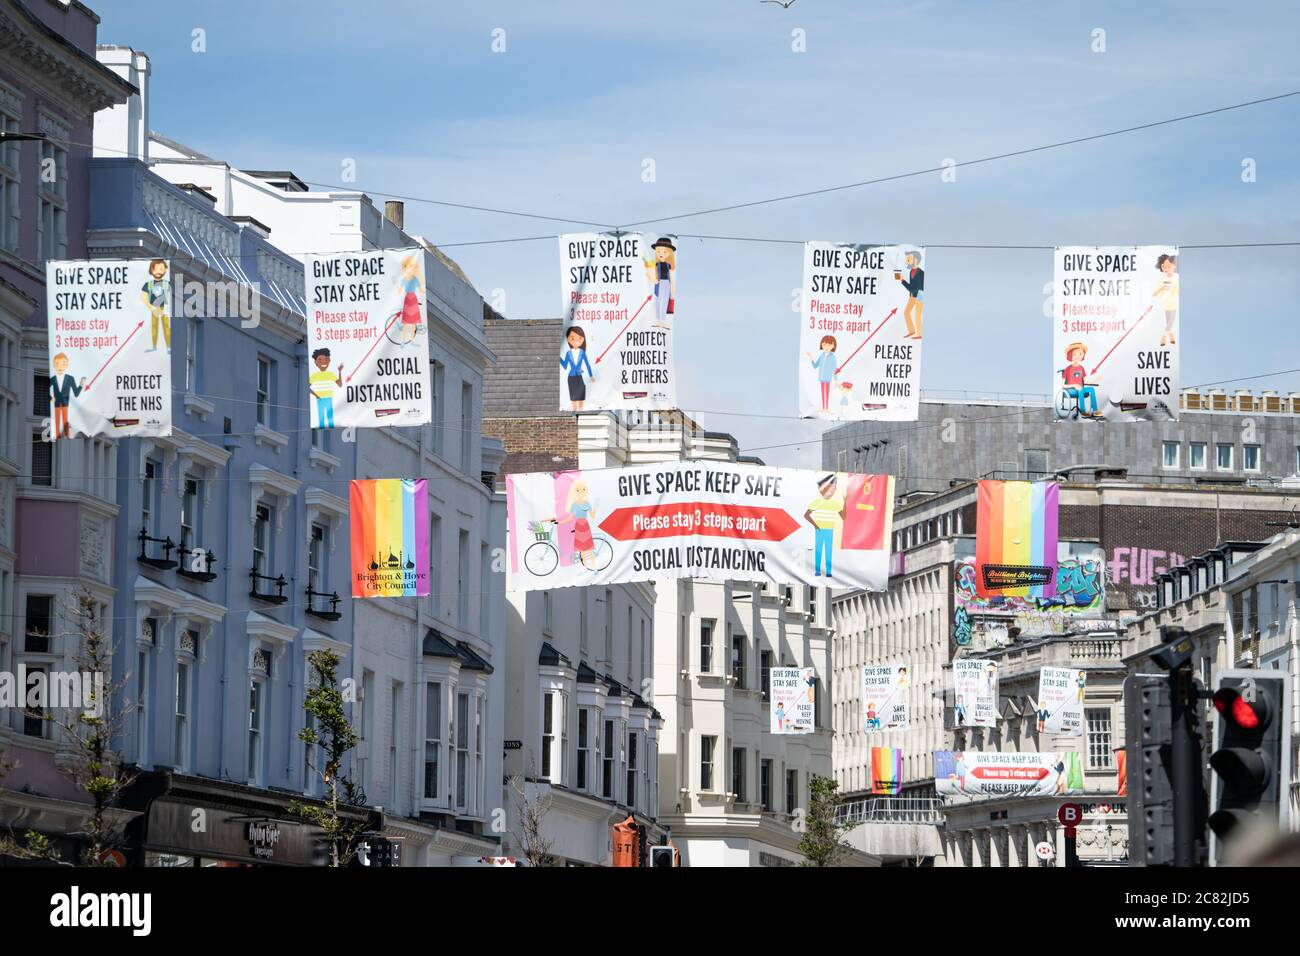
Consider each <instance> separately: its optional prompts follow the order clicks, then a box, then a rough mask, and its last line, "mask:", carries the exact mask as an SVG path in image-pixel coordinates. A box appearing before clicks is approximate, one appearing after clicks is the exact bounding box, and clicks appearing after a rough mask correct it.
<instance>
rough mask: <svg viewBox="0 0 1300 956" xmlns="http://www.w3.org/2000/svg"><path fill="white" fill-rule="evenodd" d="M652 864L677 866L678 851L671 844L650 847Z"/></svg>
mask: <svg viewBox="0 0 1300 956" xmlns="http://www.w3.org/2000/svg"><path fill="white" fill-rule="evenodd" d="M650 865H651V866H652V867H654V866H676V865H677V851H676V850H675V849H673V848H672V847H670V846H652V847H651V848H650Z"/></svg>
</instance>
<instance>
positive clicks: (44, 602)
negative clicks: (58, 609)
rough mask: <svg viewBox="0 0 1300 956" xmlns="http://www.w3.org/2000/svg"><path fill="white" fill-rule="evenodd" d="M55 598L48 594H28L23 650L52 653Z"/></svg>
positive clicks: (32, 652) (35, 652)
mask: <svg viewBox="0 0 1300 956" xmlns="http://www.w3.org/2000/svg"><path fill="white" fill-rule="evenodd" d="M53 615H54V598H52V597H51V596H50V595H48V594H29V595H27V622H26V627H25V628H24V630H25V631H26V635H25V637H24V638H23V650H25V651H26V652H27V653H29V654H48V653H50V644H51V634H52V626H53V623H54V621H53Z"/></svg>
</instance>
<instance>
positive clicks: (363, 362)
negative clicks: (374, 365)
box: [347, 312, 402, 382]
mask: <svg viewBox="0 0 1300 956" xmlns="http://www.w3.org/2000/svg"><path fill="white" fill-rule="evenodd" d="M401 315H402V313H400V312H398V313H397V314H396V315H394V316H393V317H392V318H391V319H389V320H388V324H387V325H385V326H384V331H382V332H380V333H379V336H378V338H376V339H375V344H374V345H372V346H370V348H369V349H368V350H367V351H366V354H365V355H363V356H361V361H360V362H358V363H357V364H356V368H354V369H353V370H352V374H351V375H349V376H348V377H347V381H349V382H350V381H352V379H353V378H355V377H356V374H357V372H359V371H361V366H363V365H365V364H366V359H368V358H370V353H371V352H373V351H374V350H375V349H377V348H379V343H380V342H381V341H383V338H384V336H385V335H387V334H388V330H389V329H391V328H392V327H393V323H394V322H396V321H397V320H398V319H399V318H401Z"/></svg>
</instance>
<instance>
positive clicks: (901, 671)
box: [862, 664, 912, 733]
mask: <svg viewBox="0 0 1300 956" xmlns="http://www.w3.org/2000/svg"><path fill="white" fill-rule="evenodd" d="M911 685H912V679H911V675H910V674H908V672H907V668H906V667H904V666H903V665H902V664H882V665H879V666H867V667H864V668H862V720H863V723H862V727H863V730H865V731H866V732H867V733H874V732H876V731H882V730H907V728H908V719H907V692H908V688H909V687H911Z"/></svg>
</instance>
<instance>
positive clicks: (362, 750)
mask: <svg viewBox="0 0 1300 956" xmlns="http://www.w3.org/2000/svg"><path fill="white" fill-rule="evenodd" d="M374 699H375V672H374V671H371V670H362V671H361V700H360V704H361V707H360V708H359V711H360V712H359V714H358V715H357V717H356V721H355V723H356V727H355V729H356V733H357V746H356V757H355V766H356V778H357V783H359V784H360V785H361V786H362V787H364V788H367V789H368V788H369V787H370V741H369V738H368V736H367V735H368V734H369V733H370V726H371V723H372V722H373V719H374V710H375V705H374ZM357 712H358V708H353V713H354V714H357Z"/></svg>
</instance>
